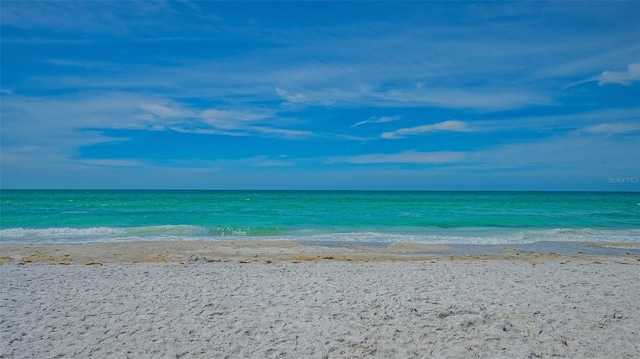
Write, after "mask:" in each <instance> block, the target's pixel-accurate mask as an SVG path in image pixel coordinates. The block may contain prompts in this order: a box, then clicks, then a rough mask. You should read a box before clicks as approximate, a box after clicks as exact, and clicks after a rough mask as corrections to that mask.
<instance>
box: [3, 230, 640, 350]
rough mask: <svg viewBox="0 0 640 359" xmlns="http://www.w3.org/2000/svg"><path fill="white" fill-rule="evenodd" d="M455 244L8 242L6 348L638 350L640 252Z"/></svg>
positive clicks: (5, 264)
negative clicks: (463, 247) (458, 251)
mask: <svg viewBox="0 0 640 359" xmlns="http://www.w3.org/2000/svg"><path fill="white" fill-rule="evenodd" d="M490 252H491V251H490ZM450 253H451V251H450V248H448V246H422V245H413V244H398V245H391V246H375V245H370V244H367V245H360V246H358V245H356V246H348V245H345V246H340V245H333V246H317V245H302V244H299V243H294V242H288V243H283V242H259V243H234V242H225V243H216V244H211V243H204V242H184V243H173V242H155V243H119V244H103V245H76V246H73V245H72V246H64V245H39V246H38V245H24V244H11V245H3V246H2V264H1V265H0V271H1V276H0V278H1V279H0V286H1V288H2V296H1V300H2V301H1V320H0V333H1V335H2V340H1V345H0V358H32V357H36V358H59V357H68V358H79V357H95V358H159V357H167V358H202V357H210V358H214V357H215V358H238V357H240V358H275V357H278V358H361V357H372V358H554V357H566V358H636V357H638V356H640V344H638V343H639V342H640V341H639V340H638V338H639V337H640V281H639V280H638V273H639V269H640V268H639V267H638V266H639V265H640V260H639V257H638V256H637V255H635V254H633V255H632V254H627V255H622V256H593V255H585V254H577V255H560V254H554V253H524V252H520V251H514V250H511V249H510V248H502V249H501V251H500V252H499V253H493V252H492V253H488V254H472V255H451V254H450Z"/></svg>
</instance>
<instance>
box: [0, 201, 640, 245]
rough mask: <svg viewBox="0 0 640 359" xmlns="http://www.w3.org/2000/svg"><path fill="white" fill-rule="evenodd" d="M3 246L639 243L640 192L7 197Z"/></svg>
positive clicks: (1, 227)
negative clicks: (217, 242)
mask: <svg viewBox="0 0 640 359" xmlns="http://www.w3.org/2000/svg"><path fill="white" fill-rule="evenodd" d="M1 197H2V200H1V204H2V206H1V211H2V212H1V216H0V217H1V220H0V238H1V240H2V241H3V242H38V243H95V242H117V241H147V240H199V241H200V240H204V241H211V240H220V239H230V238H233V239H234V240H283V239H284V240H306V241H314V242H368V243H394V242H417V243H446V244H481V245H487V244H523V243H534V242H540V241H554V242H557V241H569V242H638V241H640V193H638V192H634V193H619V192H616V193H603V192H410V191H79V190H76V191H54V190H51V191H34V190H24V191H15V190H11V191H2V193H1Z"/></svg>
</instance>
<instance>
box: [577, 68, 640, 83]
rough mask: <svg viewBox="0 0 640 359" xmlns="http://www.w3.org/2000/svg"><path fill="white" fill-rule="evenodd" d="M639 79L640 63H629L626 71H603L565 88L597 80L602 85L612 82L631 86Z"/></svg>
mask: <svg viewBox="0 0 640 359" xmlns="http://www.w3.org/2000/svg"><path fill="white" fill-rule="evenodd" d="M637 81H640V63H632V64H629V65H627V69H626V71H610V70H607V71H603V72H601V73H600V74H599V75H596V76H592V77H590V78H588V79H586V80H580V81H576V82H573V83H571V84H569V85H567V86H566V87H565V88H571V87H574V86H578V85H581V84H585V83H590V82H597V83H598V85H600V86H604V85H612V84H614V85H623V86H629V85H631V84H632V83H634V82H637Z"/></svg>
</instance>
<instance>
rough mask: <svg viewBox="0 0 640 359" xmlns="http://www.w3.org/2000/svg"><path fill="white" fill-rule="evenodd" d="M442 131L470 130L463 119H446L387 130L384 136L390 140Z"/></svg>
mask: <svg viewBox="0 0 640 359" xmlns="http://www.w3.org/2000/svg"><path fill="white" fill-rule="evenodd" d="M440 131H450V132H467V131H469V127H468V126H467V124H466V123H464V122H462V121H456V120H451V121H444V122H439V123H434V124H429V125H422V126H416V127H408V128H400V129H397V130H395V131H391V132H385V133H383V134H382V137H383V138H386V139H389V140H397V139H400V138H403V137H407V136H413V135H419V134H423V133H428V132H440Z"/></svg>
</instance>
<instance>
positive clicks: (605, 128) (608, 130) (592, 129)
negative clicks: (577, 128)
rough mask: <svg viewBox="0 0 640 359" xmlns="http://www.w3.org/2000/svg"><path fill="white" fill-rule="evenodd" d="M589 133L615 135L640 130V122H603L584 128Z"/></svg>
mask: <svg viewBox="0 0 640 359" xmlns="http://www.w3.org/2000/svg"><path fill="white" fill-rule="evenodd" d="M584 131H585V132H587V133H592V134H606V135H615V134H622V133H630V132H637V131H640V122H615V123H601V124H598V125H593V126H589V127H587V128H586V129H584Z"/></svg>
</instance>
